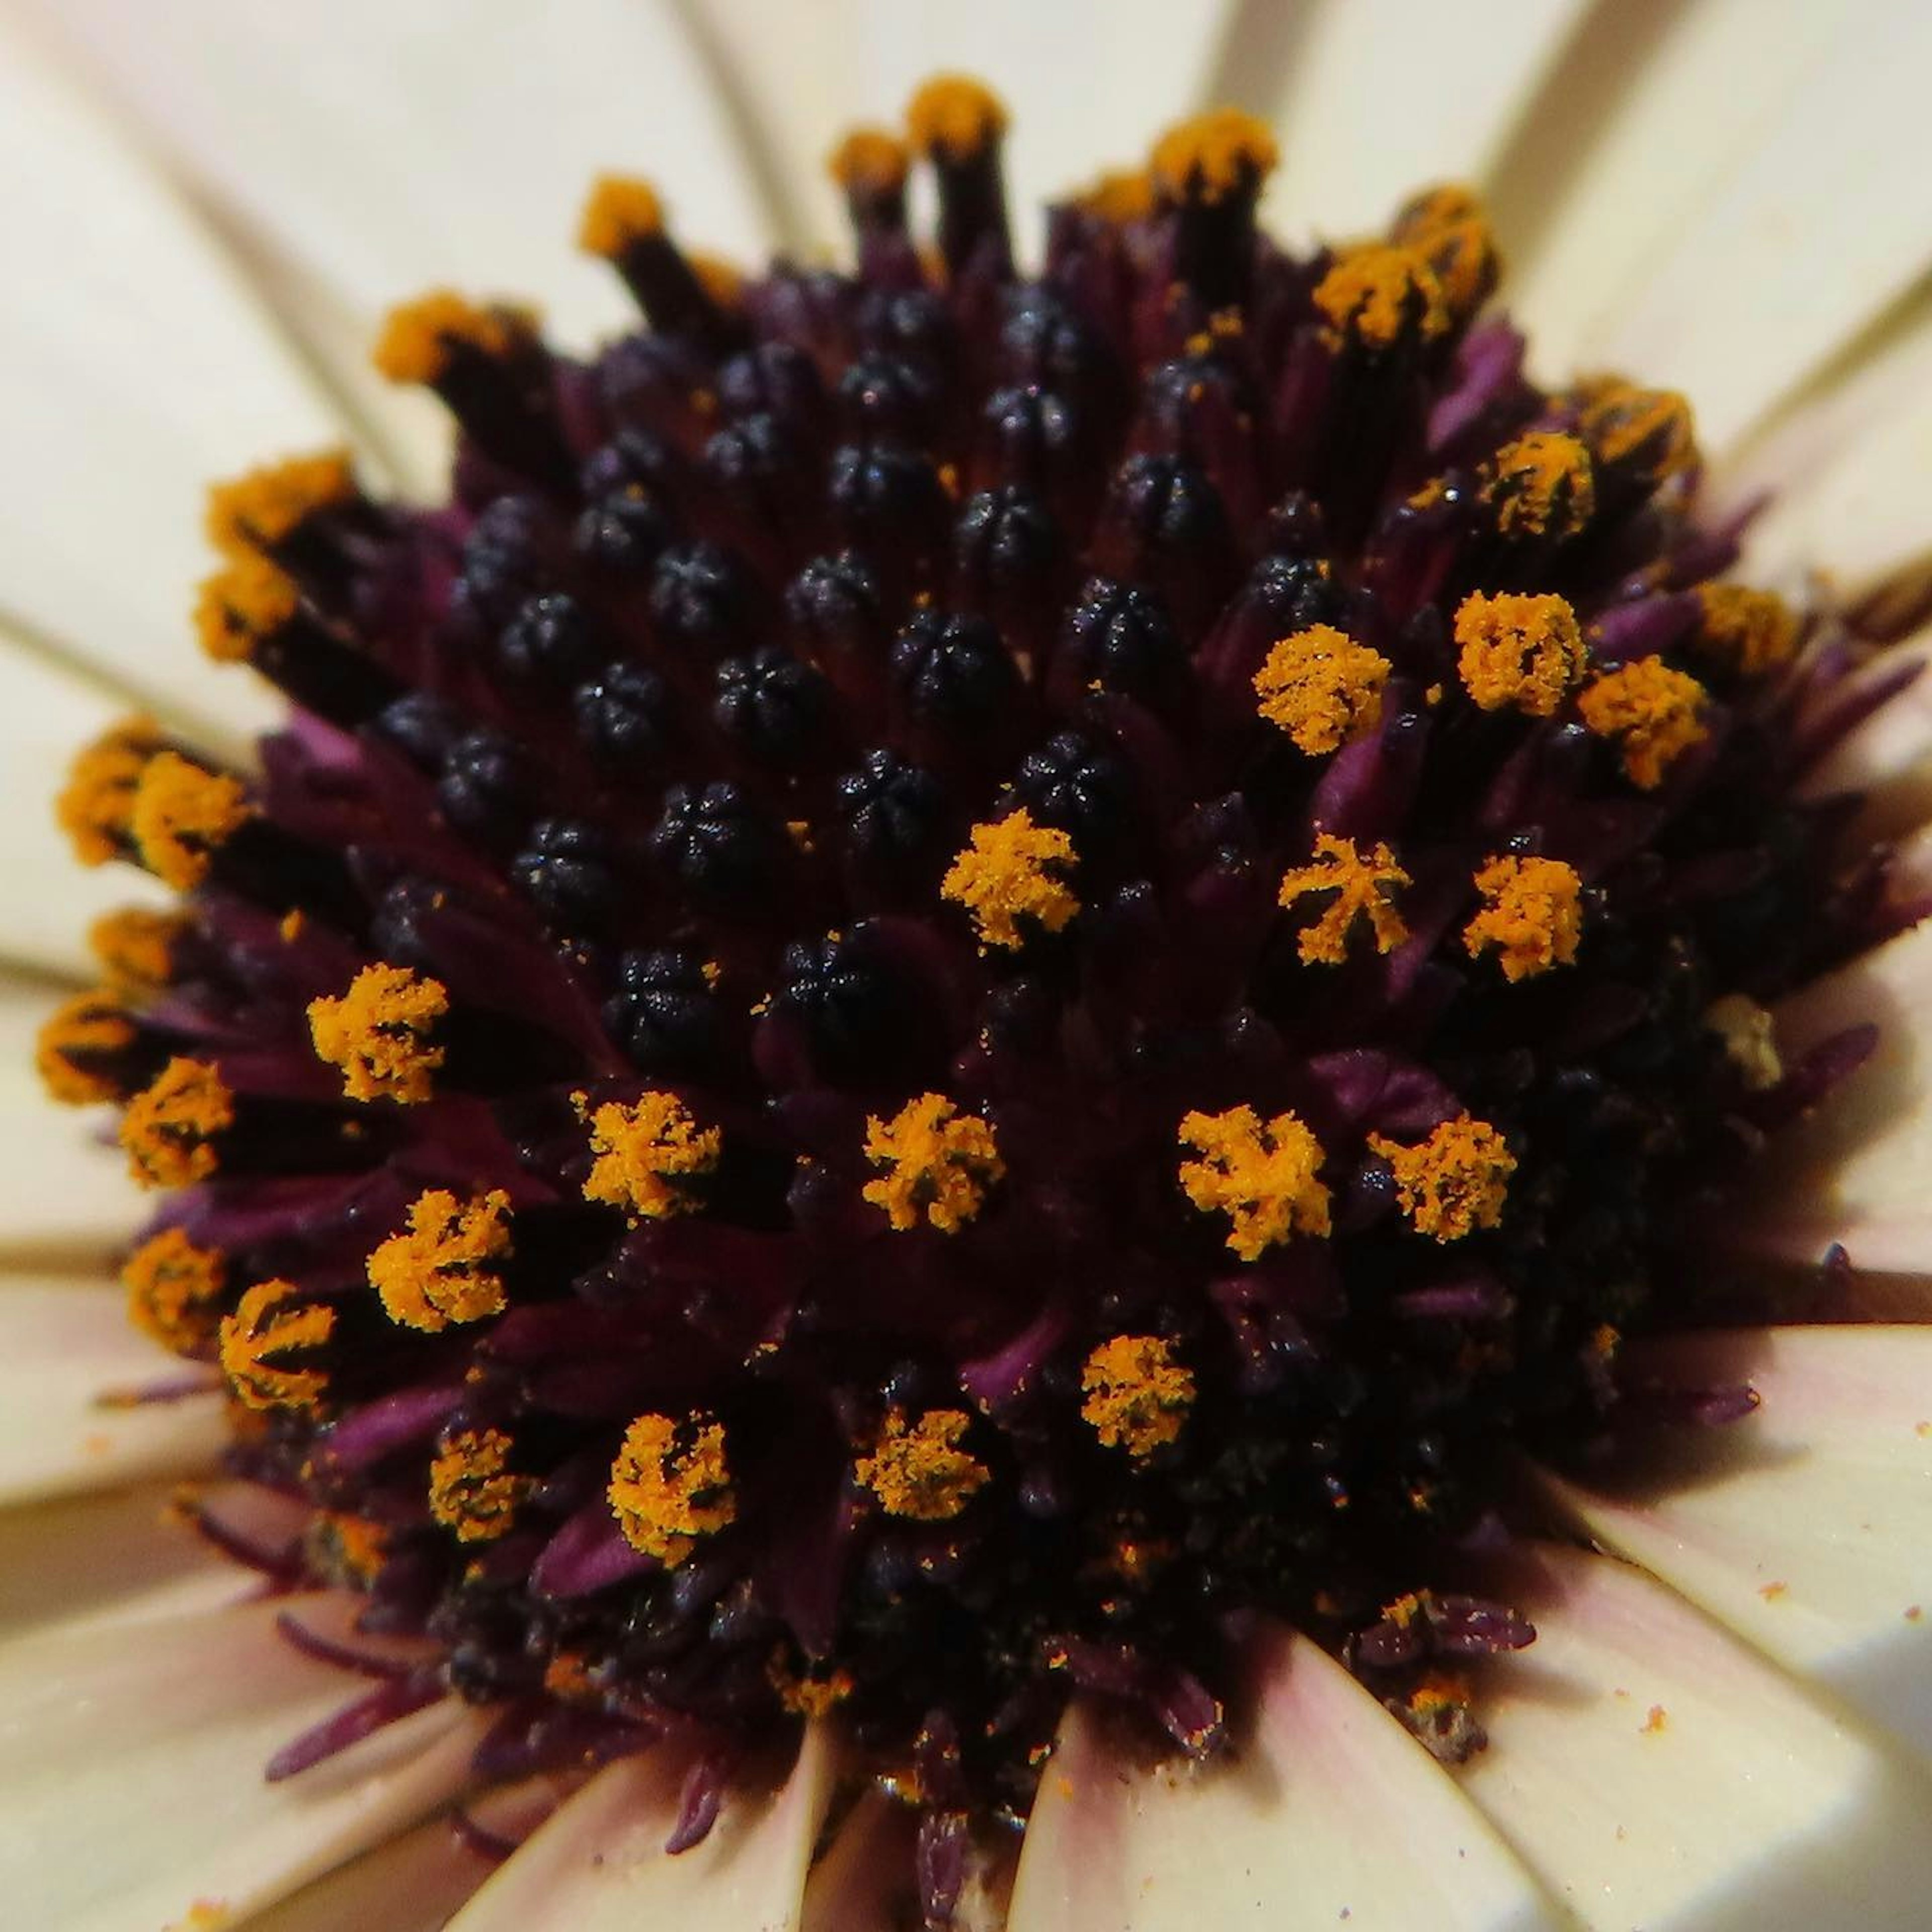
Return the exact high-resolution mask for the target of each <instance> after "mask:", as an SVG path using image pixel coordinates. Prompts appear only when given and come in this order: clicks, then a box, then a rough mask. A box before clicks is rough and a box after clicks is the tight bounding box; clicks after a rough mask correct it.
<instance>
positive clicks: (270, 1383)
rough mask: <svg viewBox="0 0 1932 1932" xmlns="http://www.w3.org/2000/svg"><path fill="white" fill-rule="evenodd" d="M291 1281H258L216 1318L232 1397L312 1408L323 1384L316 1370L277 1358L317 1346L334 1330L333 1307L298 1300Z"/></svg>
mask: <svg viewBox="0 0 1932 1932" xmlns="http://www.w3.org/2000/svg"><path fill="white" fill-rule="evenodd" d="M301 1296H302V1290H301V1289H299V1288H298V1287H297V1286H296V1284H295V1283H293V1282H292V1281H280V1280H277V1281H259V1282H257V1283H256V1284H255V1286H254V1287H253V1288H251V1289H249V1290H248V1292H247V1293H246V1294H245V1295H243V1296H242V1299H241V1301H240V1302H239V1303H238V1304H236V1310H235V1313H233V1315H228V1316H223V1318H222V1322H221V1367H222V1369H223V1372H224V1373H226V1376H227V1377H228V1380H229V1385H230V1386H231V1387H232V1388H233V1390H234V1391H235V1394H236V1399H237V1400H239V1401H240V1402H241V1403H242V1404H243V1405H244V1406H245V1407H247V1408H249V1409H314V1408H316V1407H317V1406H318V1405H319V1404H320V1402H321V1400H322V1396H323V1391H324V1390H325V1389H326V1388H327V1387H328V1386H329V1377H328V1376H327V1375H326V1373H324V1372H323V1370H320V1369H292V1368H289V1367H285V1366H284V1365H283V1364H282V1363H281V1361H279V1360H278V1358H279V1357H281V1356H284V1355H293V1354H296V1353H297V1352H299V1351H301V1350H302V1349H319V1348H320V1347H321V1346H323V1343H325V1342H326V1341H327V1340H329V1337H330V1336H331V1335H332V1334H334V1333H335V1310H334V1309H332V1308H330V1307H326V1306H325V1305H323V1304H319V1303H315V1302H310V1303H308V1304H303V1305H302V1306H300V1307H290V1304H291V1303H295V1302H299V1301H300V1299H301Z"/></svg>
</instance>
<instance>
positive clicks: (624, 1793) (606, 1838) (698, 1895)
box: [451, 1725, 832, 1932]
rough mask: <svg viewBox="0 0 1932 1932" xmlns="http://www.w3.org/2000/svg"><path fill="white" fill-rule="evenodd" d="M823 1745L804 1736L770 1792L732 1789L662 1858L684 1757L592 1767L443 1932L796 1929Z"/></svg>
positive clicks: (666, 1753) (663, 1753)
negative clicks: (684, 1847)
mask: <svg viewBox="0 0 1932 1932" xmlns="http://www.w3.org/2000/svg"><path fill="white" fill-rule="evenodd" d="M831 1758H832V1752H831V1745H830V1742H829V1739H828V1738H827V1736H826V1733H825V1732H824V1730H823V1727H821V1726H817V1725H814V1726H812V1727H810V1728H809V1729H808V1730H807V1732H806V1734H805V1743H804V1745H803V1747H802V1749H801V1750H800V1751H799V1757H798V1760H797V1762H796V1764H795V1765H794V1766H793V1768H792V1770H791V1772H790V1775H789V1776H788V1777H787V1778H786V1779H785V1780H784V1783H783V1784H782V1785H781V1786H780V1787H778V1789H777V1790H774V1791H772V1792H771V1793H769V1794H764V1795H761V1794H760V1793H757V1792H755V1791H747V1790H738V1789H734V1790H733V1791H732V1792H731V1793H730V1794H729V1795H728V1796H727V1799H726V1801H725V1803H724V1808H723V1810H722V1811H721V1812H720V1813H719V1814H718V1822H717V1823H716V1824H715V1826H713V1827H712V1830H711V1832H710V1834H709V1836H708V1837H706V1838H705V1839H703V1841H702V1842H701V1843H698V1844H697V1845H695V1846H692V1847H691V1849H690V1850H688V1851H685V1852H679V1854H678V1855H676V1857H674V1858H673V1857H671V1856H670V1855H667V1853H666V1852H665V1851H664V1841H665V1839H666V1838H667V1837H668V1836H669V1835H670V1829H671V1826H672V1825H673V1823H674V1822H675V1820H676V1816H677V1808H678V1797H679V1791H680V1790H681V1789H682V1784H683V1780H684V1776H685V1772H686V1770H687V1769H688V1759H687V1758H685V1757H684V1756H683V1755H682V1754H679V1753H678V1752H676V1751H673V1750H670V1749H669V1748H665V1749H661V1750H659V1751H654V1752H652V1753H649V1754H646V1755H645V1756H643V1757H632V1758H625V1759H623V1760H621V1761H620V1762H619V1763H616V1764H613V1765H612V1766H609V1767H608V1768H607V1769H605V1770H604V1771H601V1772H599V1773H598V1775H597V1776H596V1777H595V1778H593V1779H592V1781H591V1782H590V1783H589V1784H587V1785H586V1786H585V1787H583V1790H581V1791H580V1792H579V1793H577V1795H576V1796H575V1797H574V1798H572V1799H570V1800H569V1802H568V1803H566V1804H565V1805H563V1806H562V1808H561V1809H560V1810H559V1811H558V1812H557V1814H556V1816H555V1817H553V1818H552V1819H550V1821H549V1822H548V1823H547V1824H545V1825H544V1826H541V1827H540V1828H539V1829H538V1831H537V1832H536V1833H535V1835H533V1836H532V1838H530V1839H529V1841H528V1843H526V1844H525V1845H523V1846H522V1848H521V1849H520V1850H519V1851H518V1852H517V1854H516V1855H515V1856H514V1858H511V1860H510V1861H509V1862H508V1864H505V1866H504V1867H502V1870H500V1871H499V1872H498V1873H496V1876H495V1877H493V1879H490V1882H489V1883H488V1884H487V1885H485V1886H484V1888H483V1889H482V1890H481V1891H480V1892H478V1894H477V1895H476V1897H475V1898H474V1899H473V1900H472V1901H471V1902H470V1903H469V1904H468V1905H467V1906H465V1907H464V1908H463V1910H462V1911H461V1912H458V1914H457V1915H456V1917H455V1920H454V1921H452V1928H451V1932H534V1928H535V1927H541V1926H547V1925H548V1924H556V1925H559V1926H568V1927H569V1928H570V1932H634V1928H636V1927H639V1926H641V1925H652V1926H657V1925H662V1926H666V1927H679V1928H681V1932H749V1928H751V1927H757V1932H795V1928H796V1927H797V1925H798V1924H799V1911H800V1909H801V1904H802V1900H803V1897H804V1894H805V1871H806V1868H807V1867H808V1864H809V1863H810V1861H811V1852H812V1847H813V1845H814V1843H816V1841H817V1837H818V1831H819V1827H820V1824H821V1823H823V1820H824V1817H825V1809H826V1805H827V1804H828V1803H829V1801H830V1796H831V1784H832V1763H831Z"/></svg>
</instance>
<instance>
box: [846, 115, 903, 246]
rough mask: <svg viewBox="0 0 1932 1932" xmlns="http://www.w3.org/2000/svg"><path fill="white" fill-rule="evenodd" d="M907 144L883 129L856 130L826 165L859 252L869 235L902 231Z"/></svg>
mask: <svg viewBox="0 0 1932 1932" xmlns="http://www.w3.org/2000/svg"><path fill="white" fill-rule="evenodd" d="M910 158H911V157H910V155H909V154H907V151H906V144H905V143H904V142H903V141H901V139H899V137H898V136H897V135H896V134H894V133H889V131H888V130H886V129H885V128H883V127H855V128H853V130H852V131H851V132H850V133H849V134H847V136H845V138H844V139H843V140H842V141H841V142H839V143H838V146H837V147H835V148H833V149H832V153H831V156H830V157H829V160H827V162H826V166H827V167H828V168H829V170H830V171H831V175H832V179H833V180H834V181H836V182H837V183H838V186H839V187H840V189H841V190H842V191H843V193H844V196H845V205H846V208H847V211H849V212H850V215H851V217H852V226H853V229H854V230H855V231H856V233H857V234H858V236H859V239H860V244H861V247H862V246H863V244H864V241H865V237H866V236H868V235H871V234H875V233H883V234H888V235H894V236H897V235H900V234H902V233H904V229H905V188H906V169H907V166H908V165H909V163H910Z"/></svg>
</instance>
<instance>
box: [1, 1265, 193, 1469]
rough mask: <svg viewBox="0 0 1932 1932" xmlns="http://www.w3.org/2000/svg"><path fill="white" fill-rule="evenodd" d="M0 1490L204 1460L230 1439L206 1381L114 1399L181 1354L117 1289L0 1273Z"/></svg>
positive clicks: (177, 1369) (168, 1369)
mask: <svg viewBox="0 0 1932 1932" xmlns="http://www.w3.org/2000/svg"><path fill="white" fill-rule="evenodd" d="M0 1336H4V1337H5V1343H4V1346H0V1502H31V1501H34V1500H36V1499H39V1498H41V1497H46V1496H71V1495H74V1494H77V1493H87V1492H91V1491H95V1490H110V1489H113V1488H115V1487H118V1486H119V1485H121V1484H124V1483H130V1482H137V1481H146V1480H148V1479H151V1478H157V1477H169V1476H190V1475H197V1474H199V1473H200V1472H202V1471H204V1470H206V1469H211V1467H212V1466H213V1464H214V1458H215V1456H216V1454H217V1452H218V1451H220V1448H221V1445H222V1444H223V1442H224V1441H225V1440H226V1428H225V1427H224V1423H223V1414H222V1404H221V1401H220V1398H219V1397H218V1396H217V1395H216V1394H213V1393H210V1394H205V1395H193V1396H187V1397H183V1398H181V1400H177V1401H172V1402H146V1403H124V1402H116V1401H115V1400H113V1397H115V1395H116V1394H117V1393H120V1392H124V1391H131V1390H135V1389H139V1388H146V1387H151V1386H153V1385H156V1384H157V1383H161V1382H167V1381H169V1380H171V1379H173V1378H175V1377H176V1376H178V1375H180V1374H181V1373H182V1370H183V1367H184V1365H183V1364H181V1363H179V1362H178V1361H175V1359H174V1358H173V1357H172V1356H170V1355H165V1354H163V1352H161V1351H160V1349H157V1348H156V1347H155V1346H154V1344H153V1343H151V1342H149V1341H148V1340H146V1339H145V1337H143V1336H142V1335H140V1334H137V1333H136V1331H134V1330H133V1329H132V1328H130V1327H129V1326H128V1325H127V1315H126V1313H125V1310H124V1304H123V1299H122V1297H121V1292H120V1290H119V1289H116V1288H100V1287H95V1286H91V1285H83V1283H80V1282H78V1281H70V1280H61V1279H59V1278H58V1277H34V1276H23V1275H0Z"/></svg>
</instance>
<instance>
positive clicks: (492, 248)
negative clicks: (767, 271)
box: [35, 0, 766, 342]
mask: <svg viewBox="0 0 1932 1932" xmlns="http://www.w3.org/2000/svg"><path fill="white" fill-rule="evenodd" d="M35 4H37V5H38V6H39V7H40V10H42V12H43V13H44V14H45V15H46V18H47V20H48V22H49V26H50V27H57V28H58V31H60V32H62V34H67V35H69V36H71V44H74V45H76V46H79V47H80V49H82V51H83V53H84V55H85V56H86V59H87V61H88V62H89V63H90V64H91V65H92V66H94V67H95V68H96V69H97V70H98V72H99V73H100V74H101V75H102V77H104V79H105V80H107V83H109V85H110V88H111V89H112V90H113V92H114V93H115V95H118V97H119V98H121V101H123V102H124V104H126V106H127V107H128V108H129V109H130V110H131V111H132V112H133V114H134V115H135V116H136V118H137V119H138V120H139V121H140V122H141V123H142V124H143V125H144V126H145V127H147V128H148V129H149V130H151V132H152V133H153V134H154V136H157V137H158V139H160V140H161V141H162V142H163V143H165V144H166V147H167V148H168V149H169V151H170V152H171V153H172V154H173V155H174V156H175V157H176V159H177V160H178V162H179V163H181V165H182V166H184V168H185V169H186V170H187V172H188V174H189V175H190V178H192V179H193V181H195V182H196V184H197V185H198V187H199V188H200V189H201V190H202V192H204V193H206V194H208V196H210V197H211V198H212V199H215V200H217V201H218V202H220V203H222V204H223V205H224V206H225V207H226V208H227V209H229V211H232V213H233V214H234V216H235V217H236V218H237V219H238V220H239V221H240V222H241V223H242V224H243V225H244V226H245V227H252V228H256V229H260V231H261V232H262V236H263V245H264V246H265V247H266V248H267V249H269V251H271V252H272V254H274V255H275V256H276V257H279V258H280V259H281V260H284V261H285V262H286V263H288V264H289V265H290V267H291V268H292V269H295V270H297V271H299V272H305V273H308V274H312V275H319V276H320V278H322V279H323V281H324V282H325V283H326V284H327V285H329V286H330V287H332V288H334V289H335V290H337V291H339V293H340V296H341V299H343V300H344V301H345V302H347V304H348V305H350V308H351V310H352V311H355V312H359V314H361V315H362V317H365V318H367V319H373V318H374V317H377V316H378V315H379V314H380V312H381V311H383V309H384V308H386V307H388V305H389V304H391V303H392V302H396V301H398V300H400V299H402V298H404V296H410V295H413V294H415V293H417V292H418V291H419V290H421V289H422V288H424V287H428V285H430V284H432V283H439V282H449V283H453V284H455V285H456V286H457V287H459V288H463V289H465V290H469V291H471V292H472V293H477V294H487V293H506V294H511V295H514V296H520V297H524V298H527V299H529V300H531V301H533V302H538V303H539V304H540V305H542V306H543V307H544V308H545V310H546V311H547V312H548V313H549V314H550V316H551V317H552V318H553V321H554V322H555V323H556V327H557V329H558V331H559V334H560V335H562V338H564V339H565V341H572V342H575V341H584V340H587V339H589V338H590V337H591V336H592V335H596V334H598V333H601V332H606V331H607V330H609V329H612V328H613V327H615V326H619V325H622V324H625V323H629V322H631V320H632V312H631V310H630V308H629V307H628V303H627V302H626V300H625V298H624V296H623V294H622V290H621V289H620V288H619V287H618V286H617V284H616V281H615V278H613V276H611V275H610V272H609V271H608V270H607V269H604V268H603V267H602V266H601V265H599V264H597V263H590V262H587V261H586V260H583V258H582V257H580V256H578V255H577V254H576V253H575V252H574V248H573V237H574V234H575V232H576V226H577V209H578V208H579V206H580V203H581V202H582V200H583V195H584V193H585V192H586V190H587V189H588V187H589V184H590V181H591V179H592V177H593V176H594V175H595V174H597V173H598V172H601V171H602V170H604V169H622V170H628V171H630V172H641V173H644V174H648V175H650V176H652V178H654V179H655V181H657V182H658V184H659V186H660V187H661V190H662V191H663V193H664V196H665V197H666V199H667V202H668V203H669V205H670V210H671V214H672V217H673V220H674V222H675V223H676V231H677V233H678V234H679V236H680V237H681V238H682V239H684V240H685V242H687V243H688V245H690V246H691V247H693V248H703V249H715V250H717V251H721V252H722V253H724V254H727V255H735V256H750V255H753V254H758V253H761V252H762V251H763V244H764V242H765V240H766V236H765V233H764V229H765V223H764V220H763V211H762V209H761V208H760V205H759V203H758V201H757V196H756V194H755V192H754V188H753V187H752V185H751V182H750V181H749V180H748V177H747V175H746V174H745V169H744V168H743V166H742V163H741V161H740V160H739V156H738V154H737V153H736V149H735V147H734V145H733V140H732V137H731V133H730V128H729V127H728V125H727V122H726V121H725V120H724V116H723V115H722V114H721V112H720V110H719V107H718V103H717V101H716V100H715V98H714V96H713V94H712V90H711V89H710V87H709V84H708V83H707V81H706V77H705V76H704V74H703V71H702V69H701V68H700V66H699V65H698V63H697V61H696V60H695V58H694V56H693V54H692V51H691V46H690V43H689V41H688V38H687V37H686V35H685V32H684V30H683V28H682V26H681V25H680V24H679V20H678V18H677V9H676V7H675V6H674V5H673V4H671V0H574V5H571V7H568V9H559V8H553V7H517V6H499V7H476V6H475V5H472V4H470V0H410V4H408V5H405V6H398V5H394V4H392V0H334V4H332V5H328V6H297V7H287V6H272V7H238V6H236V5H233V0H180V4H178V5H170V6H169V7H166V9H164V10H157V9H156V8H154V7H151V6H149V5H146V4H145V0H35Z"/></svg>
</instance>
